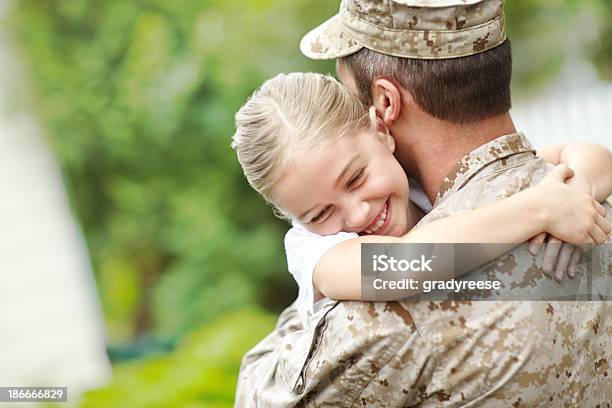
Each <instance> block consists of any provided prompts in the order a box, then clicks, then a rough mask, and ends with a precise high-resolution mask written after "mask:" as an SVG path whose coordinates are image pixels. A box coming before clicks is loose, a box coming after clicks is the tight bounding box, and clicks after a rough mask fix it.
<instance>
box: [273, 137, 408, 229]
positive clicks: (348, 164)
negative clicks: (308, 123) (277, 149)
mask: <svg viewBox="0 0 612 408" xmlns="http://www.w3.org/2000/svg"><path fill="white" fill-rule="evenodd" d="M394 148H395V143H394V140H393V138H392V137H391V136H390V135H388V134H384V133H381V132H375V131H373V130H360V131H358V132H357V133H356V134H353V135H346V136H343V137H341V138H339V139H338V140H337V141H334V142H331V143H325V144H324V145H322V146H320V147H315V148H312V149H309V150H305V151H301V152H300V153H298V154H296V155H294V156H293V160H292V161H291V162H290V163H289V164H288V165H287V166H286V168H285V169H284V172H283V175H282V176H281V178H280V179H279V181H278V182H277V183H276V185H275V187H274V196H275V202H276V203H277V205H278V206H279V207H280V208H282V209H283V210H284V211H285V212H288V213H289V214H290V215H291V218H292V219H293V220H295V221H297V222H298V223H300V224H302V225H303V226H304V227H305V228H306V229H307V230H309V231H311V232H313V233H316V234H320V235H330V234H335V233H338V232H340V231H344V232H356V233H359V234H360V235H369V234H371V235H392V236H400V235H404V234H405V233H406V232H407V231H408V229H409V228H411V227H412V225H408V224H409V221H408V220H409V217H408V211H409V210H408V206H409V203H408V199H409V193H408V178H407V177H406V174H405V173H404V170H403V169H402V167H401V166H400V164H399V163H398V161H397V160H396V159H395V157H394V156H393V151H394Z"/></svg>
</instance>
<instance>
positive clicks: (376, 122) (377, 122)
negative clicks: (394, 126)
mask: <svg viewBox="0 0 612 408" xmlns="http://www.w3.org/2000/svg"><path fill="white" fill-rule="evenodd" d="M368 116H369V117H370V129H371V130H372V131H374V132H375V134H376V135H377V136H378V137H380V139H381V140H382V141H383V143H385V145H386V146H387V148H388V149H389V150H390V151H391V153H393V152H394V151H395V139H393V136H391V132H390V131H389V128H388V127H387V125H386V124H385V122H384V121H383V119H382V118H381V117H380V116H378V112H377V111H376V108H375V107H374V106H370V109H369V110H368Z"/></svg>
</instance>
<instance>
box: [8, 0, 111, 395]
mask: <svg viewBox="0 0 612 408" xmlns="http://www.w3.org/2000/svg"><path fill="white" fill-rule="evenodd" d="M5 9H6V2H4V1H3V0H0V19H1V18H2V14H3V12H4V11H5ZM0 23H1V21H0ZM0 61H1V63H2V69H0V386H67V387H68V398H69V402H71V405H73V404H74V403H76V401H77V400H78V395H79V394H80V393H81V392H82V391H84V390H87V389H90V388H96V387H99V386H102V385H104V383H105V382H107V381H108V380H109V378H110V374H111V370H110V363H109V361H108V357H107V355H106V352H105V338H104V325H103V319H102V314H101V310H100V307H99V302H98V297H97V293H96V290H95V284H94V279H93V274H92V270H91V267H90V264H89V259H88V254H87V250H86V248H85V245H84V242H83V239H82V236H81V232H80V231H79V229H78V227H77V224H76V223H75V221H74V219H73V217H72V214H71V212H70V209H69V206H68V202H67V201H66V196H65V192H64V186H63V182H62V179H61V176H60V172H59V168H58V165H57V163H56V162H55V160H54V158H53V156H52V155H51V153H50V150H49V149H48V146H47V145H46V143H45V142H44V140H43V136H42V132H41V130H40V129H39V128H38V126H37V123H36V120H35V119H34V117H33V116H32V115H31V113H30V112H28V111H27V106H24V105H26V104H24V103H23V102H24V101H23V100H19V98H21V97H22V95H24V94H26V92H24V88H25V87H24V84H23V82H22V78H20V70H19V66H18V64H17V61H16V60H15V56H14V54H13V53H12V52H11V48H10V44H9V42H8V41H7V37H6V34H5V33H4V32H3V31H2V27H1V26H0ZM4 405H6V406H23V404H15V403H10V404H2V403H0V406H4ZM28 406H31V404H28Z"/></svg>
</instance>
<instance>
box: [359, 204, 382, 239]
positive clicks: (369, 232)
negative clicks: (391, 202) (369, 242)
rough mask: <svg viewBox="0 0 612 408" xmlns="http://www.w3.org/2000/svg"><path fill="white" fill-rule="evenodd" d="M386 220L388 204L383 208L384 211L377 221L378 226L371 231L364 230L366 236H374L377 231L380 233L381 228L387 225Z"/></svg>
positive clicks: (375, 225)
mask: <svg viewBox="0 0 612 408" xmlns="http://www.w3.org/2000/svg"><path fill="white" fill-rule="evenodd" d="M386 219H387V204H385V206H384V207H383V210H382V211H381V212H380V216H379V217H378V219H377V220H376V224H374V227H373V228H372V229H371V230H369V229H366V230H364V232H365V233H366V234H373V233H375V232H376V231H378V230H379V229H380V227H382V225H383V224H384V223H385V220H386Z"/></svg>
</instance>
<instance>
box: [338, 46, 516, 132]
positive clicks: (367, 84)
mask: <svg viewBox="0 0 612 408" xmlns="http://www.w3.org/2000/svg"><path fill="white" fill-rule="evenodd" d="M337 72H338V76H339V78H340V80H341V81H342V82H343V83H344V84H345V85H347V87H348V88H349V89H350V90H351V91H352V92H353V93H354V94H355V95H357V97H358V98H359V99H360V100H361V101H362V102H363V103H365V104H366V105H368V106H370V105H378V104H376V103H375V102H376V100H375V99H376V98H375V97H376V96H377V95H379V92H378V91H377V87H376V85H377V81H378V80H380V79H387V80H390V81H392V82H393V83H395V84H396V85H399V86H400V87H401V88H403V89H404V90H406V91H408V92H409V93H410V95H411V96H412V98H413V100H414V102H415V103H416V104H417V105H418V106H419V108H420V109H422V110H423V111H424V112H426V113H428V114H430V115H431V116H433V117H435V118H437V119H440V120H444V121H448V122H451V123H460V124H461V123H472V122H477V121H480V120H484V119H487V118H490V117H492V116H495V115H499V114H501V113H504V112H508V111H509V110H510V106H511V101H510V79H511V76H512V52H511V48H510V40H506V41H504V42H503V43H502V44H501V45H499V46H497V47H495V48H492V49H490V50H488V51H486V52H482V53H478V54H474V55H470V56H466V57H460V58H452V59H442V60H423V59H415V58H403V57H395V56H391V55H386V54H381V53H379V52H376V51H372V50H370V49H368V48H362V49H361V50H359V51H357V52H356V53H354V54H351V55H348V56H346V57H341V58H339V59H338V61H337Z"/></svg>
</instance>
